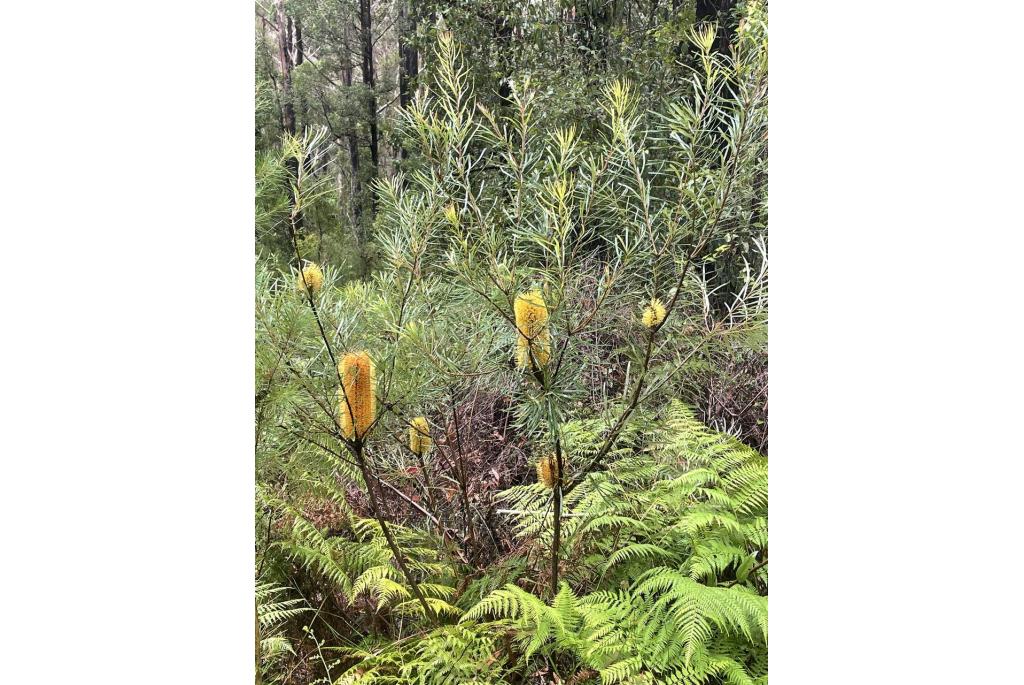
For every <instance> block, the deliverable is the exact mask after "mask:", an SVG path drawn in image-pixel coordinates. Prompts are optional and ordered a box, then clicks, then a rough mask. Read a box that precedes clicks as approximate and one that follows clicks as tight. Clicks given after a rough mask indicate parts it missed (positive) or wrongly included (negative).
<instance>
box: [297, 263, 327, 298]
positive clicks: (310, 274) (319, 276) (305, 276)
mask: <svg viewBox="0 0 1024 685" xmlns="http://www.w3.org/2000/svg"><path fill="white" fill-rule="evenodd" d="M307 284H308V285H309V290H310V292H312V293H313V294H314V295H316V294H317V293H318V292H320V288H322V287H324V272H323V271H321V270H320V267H319V266H317V265H316V264H314V263H312V262H310V263H309V264H307V265H306V266H304V267H303V269H302V273H301V274H300V275H299V277H298V279H297V282H296V284H295V285H296V287H297V288H298V289H299V292H303V293H304V292H306V285H307Z"/></svg>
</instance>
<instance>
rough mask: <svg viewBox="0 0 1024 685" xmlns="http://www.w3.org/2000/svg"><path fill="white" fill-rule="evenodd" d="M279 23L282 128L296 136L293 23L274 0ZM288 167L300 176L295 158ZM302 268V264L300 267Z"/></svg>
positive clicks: (292, 200) (300, 219)
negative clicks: (293, 84)
mask: <svg viewBox="0 0 1024 685" xmlns="http://www.w3.org/2000/svg"><path fill="white" fill-rule="evenodd" d="M274 9H275V11H276V16H275V20H276V21H277V57H278V61H279V62H280V65H281V127H282V128H283V129H284V131H285V133H286V134H288V135H293V136H294V135H295V107H294V106H293V104H292V67H293V64H292V54H291V51H292V35H291V34H292V31H291V26H292V21H291V19H290V18H288V17H287V16H286V15H285V13H284V0H274ZM286 167H287V169H288V172H289V173H290V174H291V175H292V177H295V176H298V172H299V167H298V161H297V160H295V159H294V158H289V159H288V160H286ZM289 188H290V190H289V195H290V198H289V202H290V204H291V206H292V208H294V207H295V203H296V201H297V199H298V198H296V197H295V190H294V188H293V187H292V185H291V184H289ZM295 223H296V227H297V228H298V229H299V231H301V230H302V228H303V226H304V224H305V220H304V219H303V216H302V213H301V212H300V213H299V214H297V215H296V217H295ZM298 266H299V268H301V267H302V265H301V264H299V265H298Z"/></svg>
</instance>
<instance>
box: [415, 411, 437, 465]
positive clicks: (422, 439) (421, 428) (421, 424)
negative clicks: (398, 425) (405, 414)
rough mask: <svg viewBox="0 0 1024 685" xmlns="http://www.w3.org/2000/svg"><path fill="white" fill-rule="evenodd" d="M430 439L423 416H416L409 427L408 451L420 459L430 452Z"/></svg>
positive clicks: (428, 428)
mask: <svg viewBox="0 0 1024 685" xmlns="http://www.w3.org/2000/svg"><path fill="white" fill-rule="evenodd" d="M433 444H434V442H433V440H431V439H430V426H429V425H428V424H427V418H426V417H425V416H417V417H416V418H415V419H413V420H412V422H411V424H410V425H409V449H410V450H411V451H412V452H413V453H414V454H418V455H420V456H421V457H422V456H423V455H424V454H426V453H427V452H428V451H429V450H430V446H431V445H433Z"/></svg>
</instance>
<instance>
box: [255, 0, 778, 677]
mask: <svg viewBox="0 0 1024 685" xmlns="http://www.w3.org/2000/svg"><path fill="white" fill-rule="evenodd" d="M767 36H768V33H767V3H766V2H761V1H755V0H749V1H746V2H736V1H734V0H717V1H715V0H698V1H697V2H693V1H687V0H653V1H652V2H643V3H641V2H627V1H623V2H618V1H616V2H570V1H567V0H541V1H539V2H531V3H516V2H504V1H502V0H497V1H494V0H492V1H481V0H462V1H460V2H434V1H429V2H415V3H413V2H406V1H404V0H375V1H373V0H359V1H358V2H355V1H343V2H336V3H323V2H314V1H312V0H275V1H272V0H261V1H260V2H257V3H256V30H255V58H256V74H257V79H256V105H257V106H256V112H255V146H256V169H255V202H256V226H255V241H256V257H255V262H256V265H255V277H256V302H255V317H256V318H255V325H256V359H255V389H256V397H255V432H256V455H255V468H256V485H257V487H256V493H255V512H254V514H255V521H254V526H255V531H256V550H255V569H254V570H255V583H256V591H255V613H256V618H255V633H256V636H255V652H256V655H255V661H256V663H255V669H256V680H257V682H263V683H296V684H303V685H305V684H307V683H364V684H369V683H432V684H433V683H436V684H438V685H440V684H441V683H479V684H484V683H493V684H499V683H508V684H519V683H574V684H576V685H582V684H584V683H595V684H596V683H650V684H654V683H707V684H715V683H733V684H739V683H766V682H767V673H768V665H767V663H768V662H767V630H768V621H767V596H768V556H767V552H768V521H767V515H768V491H767V488H768V467H767V453H768V427H767V321H768V262H767V240H768V237H767V223H768V217H767V107H768V102H767V88H768V62H767V48H768V37H767Z"/></svg>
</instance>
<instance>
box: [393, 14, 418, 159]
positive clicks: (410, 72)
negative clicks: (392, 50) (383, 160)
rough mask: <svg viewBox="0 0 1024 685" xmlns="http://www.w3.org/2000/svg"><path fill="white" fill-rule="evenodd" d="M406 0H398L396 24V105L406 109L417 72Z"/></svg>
mask: <svg viewBox="0 0 1024 685" xmlns="http://www.w3.org/2000/svg"><path fill="white" fill-rule="evenodd" d="M409 4H410V3H409V2H408V0H399V6H398V7H399V9H398V12H399V19H400V21H399V26H398V105H399V107H401V108H402V109H406V108H408V107H409V105H410V104H411V103H412V88H411V82H412V80H413V79H415V78H416V76H417V75H418V74H419V70H420V64H419V55H418V54H417V52H416V48H415V47H413V46H412V45H409V41H408V36H413V35H416V15H415V13H413V12H410V7H409ZM398 154H399V156H400V158H401V159H405V158H406V157H408V154H409V153H408V151H407V150H406V149H405V146H404V145H403V146H402V147H400V148H399V151H398Z"/></svg>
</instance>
